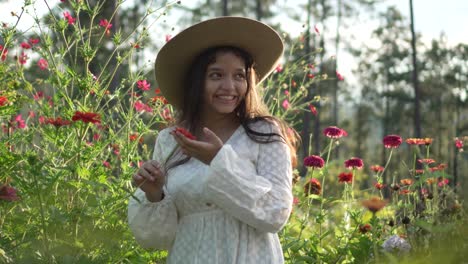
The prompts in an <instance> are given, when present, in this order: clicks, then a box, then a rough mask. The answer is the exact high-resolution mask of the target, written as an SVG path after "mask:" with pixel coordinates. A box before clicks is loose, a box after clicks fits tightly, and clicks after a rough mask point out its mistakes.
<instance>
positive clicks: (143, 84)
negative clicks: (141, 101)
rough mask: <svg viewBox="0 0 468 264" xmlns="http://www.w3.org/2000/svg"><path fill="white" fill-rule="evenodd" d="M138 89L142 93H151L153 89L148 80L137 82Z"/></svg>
mask: <svg viewBox="0 0 468 264" xmlns="http://www.w3.org/2000/svg"><path fill="white" fill-rule="evenodd" d="M137 87H138V88H139V89H141V90H142V91H149V90H150V89H151V85H150V83H149V82H147V81H146V80H139V81H137Z"/></svg>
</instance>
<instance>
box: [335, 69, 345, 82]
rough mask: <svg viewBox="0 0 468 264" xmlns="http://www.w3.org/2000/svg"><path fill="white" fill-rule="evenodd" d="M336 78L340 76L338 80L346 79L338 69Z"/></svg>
mask: <svg viewBox="0 0 468 264" xmlns="http://www.w3.org/2000/svg"><path fill="white" fill-rule="evenodd" d="M336 78H338V80H340V81H343V80H344V77H343V75H341V74H340V73H339V72H338V71H336Z"/></svg>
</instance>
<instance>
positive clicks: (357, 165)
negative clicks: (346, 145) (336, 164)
mask: <svg viewBox="0 0 468 264" xmlns="http://www.w3.org/2000/svg"><path fill="white" fill-rule="evenodd" d="M344 165H345V167H346V168H347V169H358V170H360V169H362V167H364V162H363V161H362V159H360V158H356V157H353V158H350V159H348V160H346V161H345V162H344Z"/></svg>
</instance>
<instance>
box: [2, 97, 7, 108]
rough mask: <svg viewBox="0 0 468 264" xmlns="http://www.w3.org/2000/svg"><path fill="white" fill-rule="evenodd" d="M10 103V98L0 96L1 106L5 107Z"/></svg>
mask: <svg viewBox="0 0 468 264" xmlns="http://www.w3.org/2000/svg"><path fill="white" fill-rule="evenodd" d="M7 103H8V98H6V97H5V96H0V106H4V105H6V104H7Z"/></svg>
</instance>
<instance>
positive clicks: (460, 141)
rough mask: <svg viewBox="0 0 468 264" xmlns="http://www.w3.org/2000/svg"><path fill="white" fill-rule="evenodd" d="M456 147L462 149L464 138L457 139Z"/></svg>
mask: <svg viewBox="0 0 468 264" xmlns="http://www.w3.org/2000/svg"><path fill="white" fill-rule="evenodd" d="M455 147H456V148H457V149H462V148H463V140H461V139H459V138H456V139H455Z"/></svg>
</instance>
